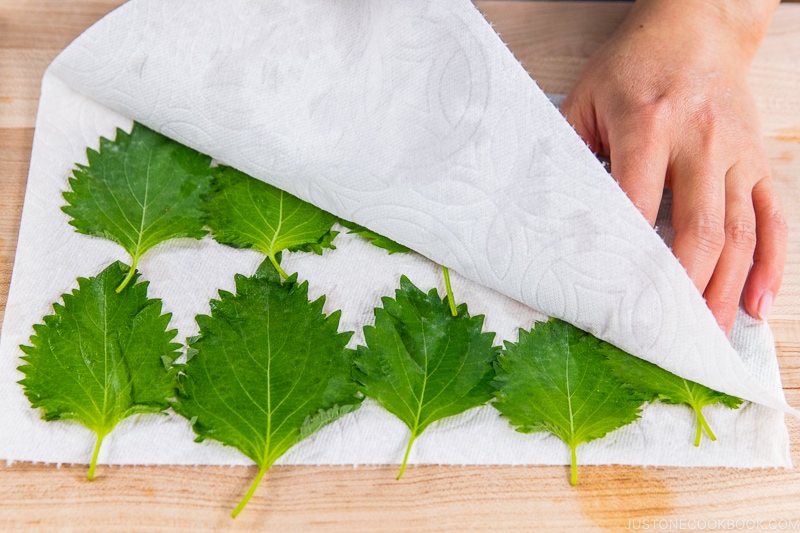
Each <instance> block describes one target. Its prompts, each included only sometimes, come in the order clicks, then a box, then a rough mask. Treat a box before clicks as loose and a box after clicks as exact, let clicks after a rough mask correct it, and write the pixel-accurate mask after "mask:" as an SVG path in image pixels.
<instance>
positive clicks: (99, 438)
mask: <svg viewBox="0 0 800 533" xmlns="http://www.w3.org/2000/svg"><path fill="white" fill-rule="evenodd" d="M104 438H106V433H102V434H101V433H98V434H97V442H96V443H95V445H94V453H93V454H92V462H91V464H90V465H89V474H88V475H87V476H86V479H87V480H89V481H92V480H93V479H94V471H95V469H96V468H97V456H98V455H99V454H100V446H102V445H103V439H104Z"/></svg>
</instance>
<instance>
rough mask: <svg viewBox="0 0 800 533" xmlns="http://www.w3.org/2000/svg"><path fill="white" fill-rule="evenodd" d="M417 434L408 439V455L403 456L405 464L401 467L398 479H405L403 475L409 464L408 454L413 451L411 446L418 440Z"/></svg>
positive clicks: (413, 433)
mask: <svg viewBox="0 0 800 533" xmlns="http://www.w3.org/2000/svg"><path fill="white" fill-rule="evenodd" d="M417 436H418V435H416V433H415V432H412V433H411V437H409V438H408V446H406V454H405V455H404V456H403V464H402V466H400V473H399V474H397V479H400V478H401V477H403V473H404V472H405V471H406V464H407V463H408V454H409V452H410V451H411V446H412V445H413V444H414V441H415V440H416V439H417Z"/></svg>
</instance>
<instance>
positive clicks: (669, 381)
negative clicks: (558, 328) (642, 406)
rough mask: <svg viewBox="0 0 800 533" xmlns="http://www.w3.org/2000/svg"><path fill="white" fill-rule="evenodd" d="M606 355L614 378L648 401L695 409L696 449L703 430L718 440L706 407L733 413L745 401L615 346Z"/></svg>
mask: <svg viewBox="0 0 800 533" xmlns="http://www.w3.org/2000/svg"><path fill="white" fill-rule="evenodd" d="M601 350H602V352H603V354H604V355H605V356H606V358H607V359H608V362H609V365H610V366H611V370H612V372H613V373H614V376H616V377H617V379H619V380H620V381H622V382H623V383H627V384H629V385H630V386H631V387H632V388H633V389H634V390H636V391H638V392H639V393H640V394H642V396H643V397H644V398H645V399H646V400H647V401H653V400H660V401H661V402H663V403H669V404H684V405H688V406H689V407H691V408H692V409H693V410H694V412H695V415H696V416H697V431H696V432H695V439H694V445H695V446H700V439H701V437H702V434H703V433H702V432H703V429H704V428H705V430H706V433H707V434H708V436H709V438H711V440H717V437H716V436H715V435H714V432H713V431H711V427H709V425H708V422H706V419H705V417H704V416H703V407H705V406H706V405H712V404H715V403H721V404H723V405H724V406H726V407H728V408H730V409H737V408H738V407H739V406H740V405H741V403H742V400H741V398H736V397H734V396H730V395H728V394H724V393H722V392H717V391H715V390H713V389H709V388H708V387H706V386H704V385H700V384H699V383H695V382H694V381H689V380H688V379H683V378H681V377H678V376H676V375H675V374H672V373H671V372H668V371H667V370H664V369H663V368H661V367H660V366H658V365H654V364H653V363H650V362H648V361H645V360H644V359H640V358H638V357H634V356H633V355H630V354H629V353H627V352H624V351H622V350H620V349H619V348H617V347H615V346H612V345H611V344H608V343H604V344H603V346H602V349H601Z"/></svg>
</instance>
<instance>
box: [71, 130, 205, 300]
mask: <svg viewBox="0 0 800 533" xmlns="http://www.w3.org/2000/svg"><path fill="white" fill-rule="evenodd" d="M86 154H87V156H88V159H89V164H88V165H86V166H85V165H77V167H78V168H77V169H76V170H74V171H73V176H74V177H72V178H70V180H69V184H70V187H71V189H72V190H71V191H67V192H65V193H64V199H65V200H66V201H67V203H68V205H65V206H64V207H62V210H63V211H64V212H65V213H67V214H68V215H69V216H70V217H72V220H71V221H70V224H71V225H72V226H74V227H75V228H76V229H77V231H78V232H79V233H84V234H86V235H94V236H97V237H103V238H105V239H109V240H112V241H114V242H116V243H119V244H120V245H121V246H122V247H123V248H125V250H126V251H127V252H128V253H129V254H130V256H131V262H132V263H131V264H132V268H131V270H130V272H129V274H128V276H127V277H126V278H125V280H123V282H122V284H121V285H120V287H118V289H117V290H122V289H123V288H124V287H125V285H127V284H128V282H129V281H130V280H131V278H132V276H133V275H134V273H135V272H136V265H137V264H138V262H139V259H140V258H141V257H142V255H143V254H144V253H145V252H147V251H148V250H149V249H150V248H152V247H153V246H155V245H156V244H159V243H161V242H164V241H166V240H169V239H174V238H178V237H189V238H192V239H199V238H201V237H202V236H203V235H205V234H206V231H205V230H204V229H203V214H202V211H201V210H200V204H201V200H200V196H201V195H202V194H204V193H205V192H206V191H207V190H208V187H209V184H210V181H211V176H212V174H213V173H214V172H216V170H215V169H213V168H211V167H210V166H209V165H210V163H211V158H210V157H208V156H205V155H203V154H201V153H199V152H196V151H194V150H192V149H191V148H187V147H186V146H183V145H182V144H180V143H177V142H175V141H172V140H170V139H168V138H166V137H164V136H163V135H160V134H158V133H156V132H154V131H152V130H150V129H147V128H146V127H145V126H142V125H141V124H137V123H134V125H133V130H131V133H130V134H128V133H125V132H124V131H122V130H121V129H118V130H117V137H116V139H115V140H114V141H110V140H108V139H105V138H101V139H100V151H99V152H97V151H94V150H92V149H87V150H86Z"/></svg>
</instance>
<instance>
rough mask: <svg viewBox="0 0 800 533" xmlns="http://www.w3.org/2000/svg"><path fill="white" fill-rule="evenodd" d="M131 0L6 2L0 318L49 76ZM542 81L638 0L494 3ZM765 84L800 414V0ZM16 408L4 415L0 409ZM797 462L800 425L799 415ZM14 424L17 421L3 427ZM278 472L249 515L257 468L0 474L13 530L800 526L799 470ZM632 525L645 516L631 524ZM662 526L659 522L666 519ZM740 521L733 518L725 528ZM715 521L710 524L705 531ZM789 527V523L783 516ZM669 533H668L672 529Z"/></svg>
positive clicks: (0, 126) (0, 496)
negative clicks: (242, 501)
mask: <svg viewBox="0 0 800 533" xmlns="http://www.w3.org/2000/svg"><path fill="white" fill-rule="evenodd" d="M120 3H121V1H120V0H29V1H26V0H0V313H1V312H2V309H3V308H4V307H5V301H6V295H7V293H8V284H9V280H10V277H11V268H12V264H13V259H14V249H15V246H16V240H17V233H18V228H19V218H20V212H21V208H22V200H23V195H24V190H25V181H26V177H27V173H28V162H29V158H30V151H31V140H32V138H33V127H34V122H35V115H36V105H37V101H38V98H39V84H40V80H41V77H42V74H43V72H44V69H45V67H46V66H47V65H48V63H49V62H50V61H51V60H52V59H53V58H54V57H55V55H56V54H57V53H58V52H59V51H60V50H61V49H62V48H64V47H65V46H66V45H67V44H68V43H69V42H70V41H71V40H72V39H73V38H75V37H76V36H77V35H78V34H79V33H80V32H81V31H82V30H83V29H85V28H87V27H88V26H89V25H91V24H92V23H93V22H94V21H95V20H97V19H98V18H100V17H101V16H102V15H103V14H105V13H106V12H108V11H110V10H111V9H113V8H114V7H116V6H117V5H118V4H120ZM479 7H480V9H481V10H482V11H483V12H484V13H485V15H486V16H487V18H488V19H489V20H491V21H492V22H493V23H494V24H495V28H496V30H497V31H498V32H499V33H500V35H501V37H502V38H503V39H504V40H505V41H506V42H507V43H508V45H509V47H510V48H511V50H512V51H513V52H514V53H515V54H516V56H517V58H518V59H520V60H521V61H522V62H523V64H524V65H525V67H526V68H527V69H528V70H529V72H530V73H531V75H532V76H533V78H535V79H536V80H537V81H538V82H539V84H540V85H541V86H542V88H543V89H544V90H545V91H548V92H561V93H563V92H566V91H568V90H569V88H570V86H571V84H572V83H573V82H574V80H575V78H576V76H577V75H578V73H579V71H580V69H581V67H582V65H583V64H584V62H585V60H586V58H587V57H588V56H589V55H590V54H591V52H592V51H593V50H595V49H596V48H597V47H598V46H599V45H600V43H602V42H603V40H604V39H605V38H606V37H607V36H608V35H609V34H610V33H611V32H612V31H613V30H614V28H615V27H616V26H617V25H618V24H619V22H620V21H621V20H622V19H623V18H624V16H625V14H626V13H627V10H628V9H629V6H628V5H625V4H591V3H552V4H551V3H528V2H521V3H514V2H479ZM751 83H752V86H753V89H754V91H755V93H756V95H757V99H758V103H759V106H760V108H761V110H762V113H763V121H764V126H765V135H766V137H767V138H766V141H765V142H766V147H767V151H768V153H769V156H770V160H771V162H772V169H773V172H774V176H775V179H776V182H777V187H778V190H779V192H780V195H781V197H782V199H783V202H784V204H785V207H786V214H787V217H788V219H789V223H790V225H791V232H790V243H789V257H788V264H787V267H786V274H785V277H784V284H783V289H782V292H781V294H780V296H779V297H778V299H777V301H776V302H775V306H774V311H773V313H772V317H771V319H770V324H771V325H772V327H773V330H774V332H775V338H776V342H777V346H778V354H779V359H780V366H781V374H782V377H783V383H784V387H785V389H786V395H787V397H788V399H789V402H790V403H793V404H794V405H800V357H798V355H799V354H800V309H799V308H798V303H800V5H798V4H795V5H791V4H790V5H787V4H784V5H782V6H781V7H780V8H779V10H778V13H777V15H776V17H775V19H774V21H773V24H772V27H771V29H770V33H769V36H768V37H767V39H766V41H765V43H764V45H763V46H762V49H761V51H760V52H759V54H758V56H757V58H756V60H755V64H754V66H753V69H752V73H751ZM0 408H2V406H0ZM787 422H788V425H789V429H790V432H791V438H792V446H793V458H794V462H795V463H796V464H797V463H800V451H799V450H800V423H798V421H796V420H793V419H792V420H788V421H787ZM0 431H3V428H0ZM396 469H397V467H396V466H389V467H359V468H357V469H354V468H351V467H337V466H333V467H297V466H294V467H289V466H286V467H273V469H272V470H270V473H269V474H268V475H267V477H266V478H265V482H264V483H262V486H261V488H260V489H259V491H258V492H257V494H256V496H255V497H254V498H253V499H252V500H251V502H250V503H249V505H248V507H247V509H246V510H245V512H243V513H242V515H240V517H239V518H238V519H236V520H235V521H234V520H232V519H231V518H230V517H229V513H230V511H231V509H232V508H233V507H234V506H235V505H236V503H237V502H238V500H239V498H240V497H241V496H242V494H244V492H245V491H246V490H247V487H248V485H249V484H250V481H251V479H252V477H253V476H254V475H255V467H253V468H227V467H113V468H109V467H100V468H99V470H98V477H97V479H96V480H95V481H94V482H92V483H88V482H86V481H85V479H84V478H85V475H86V467H85V466H75V467H73V466H63V465H62V466H61V467H60V468H59V467H56V466H53V465H38V464H20V463H18V464H14V465H11V466H9V467H3V466H0V529H2V530H4V531H14V532H18V531H26V530H34V531H39V530H41V531H57V530H67V531H145V530H146V531H151V530H154V531H155V530H182V531H212V530H213V531H217V530H219V531H225V530H231V531H234V530H241V531H245V530H248V531H249V530H270V531H426V532H427V531H439V530H455V531H500V530H530V529H543V530H547V531H557V530H574V531H592V530H611V531H616V530H626V528H629V527H631V526H637V525H638V527H639V528H642V527H643V524H642V523H641V522H640V520H646V521H648V522H647V523H648V525H650V529H651V530H653V529H654V527H653V526H659V525H661V526H668V525H669V523H668V522H660V523H659V522H658V520H662V519H664V520H670V519H672V520H673V525H678V526H680V524H679V523H677V522H675V521H676V520H683V521H684V522H683V526H682V527H684V528H686V527H687V526H689V525H690V524H691V523H690V522H689V521H690V520H693V519H699V520H710V521H712V522H715V521H728V520H748V519H749V520H756V521H758V520H761V521H763V522H762V525H763V526H764V527H769V524H770V523H769V520H781V519H782V520H794V521H795V525H796V526H797V529H798V530H800V472H798V471H794V470H789V471H786V470H732V469H720V468H693V469H687V468H641V467H632V466H602V467H601V466H596V467H590V466H582V467H581V482H580V485H578V486H577V487H575V488H573V487H571V486H570V485H569V483H568V481H567V476H568V473H567V468H566V467H540V466H532V467H503V466H482V467H459V466H418V467H410V468H409V470H408V471H407V472H406V475H405V476H404V478H403V480H402V481H400V482H398V481H395V480H394V475H395V473H396V472H395V471H396ZM629 520H635V521H636V522H634V523H630V522H629ZM653 520H656V522H655V523H654V522H653ZM725 523H726V522H723V524H725ZM700 524H703V522H700ZM774 524H775V526H776V527H777V526H779V525H780V523H779V522H775V523H774ZM662 530H663V529H662Z"/></svg>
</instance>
